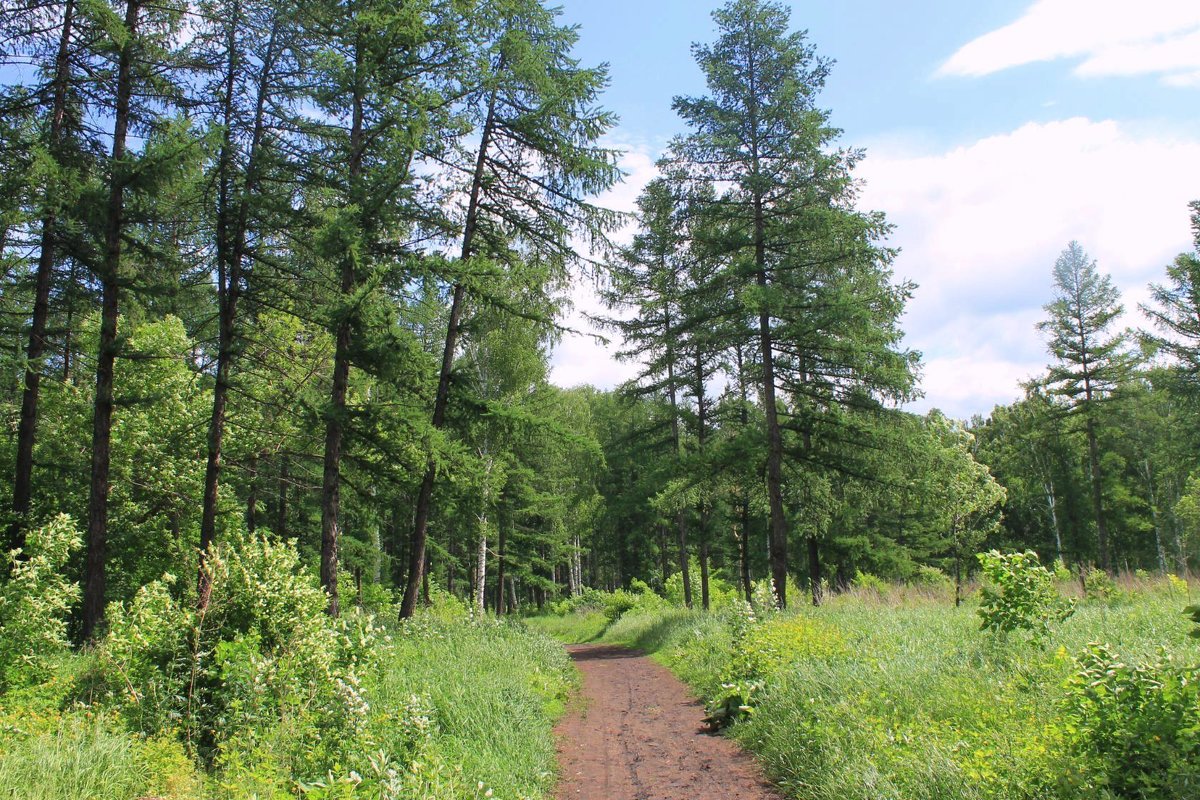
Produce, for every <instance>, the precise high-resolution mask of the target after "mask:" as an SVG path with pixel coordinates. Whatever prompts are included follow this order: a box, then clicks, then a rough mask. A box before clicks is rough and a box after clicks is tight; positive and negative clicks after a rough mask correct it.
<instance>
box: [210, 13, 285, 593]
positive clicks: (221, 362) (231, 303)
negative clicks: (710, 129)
mask: <svg viewBox="0 0 1200 800" xmlns="http://www.w3.org/2000/svg"><path fill="white" fill-rule="evenodd" d="M241 11H242V6H241V4H240V3H239V4H238V5H237V6H236V8H235V11H234V18H233V19H232V20H230V21H229V26H228V37H227V41H226V45H225V46H226V49H227V51H228V53H227V55H228V58H229V61H228V63H227V65H226V70H227V71H226V74H225V95H224V97H223V98H222V111H221V116H222V118H223V123H224V134H223V137H222V140H221V151H220V156H219V159H218V180H219V184H220V185H219V188H218V196H217V217H216V236H215V238H216V254H217V316H218V325H217V328H218V332H217V374H216V382H215V383H214V385H213V397H212V412H211V414H210V415H209V421H208V442H207V456H206V460H205V466H204V493H203V500H202V503H201V510H200V564H199V569H198V571H197V573H198V578H197V580H198V584H197V585H198V587H199V591H198V592H197V602H198V605H199V606H200V608H204V607H206V606H207V605H208V601H209V591H210V588H211V587H209V585H208V578H207V577H206V575H207V572H206V570H205V568H204V560H205V559H206V558H207V556H208V550H209V548H210V547H211V546H212V542H213V538H214V537H215V535H216V522H217V498H218V487H219V484H220V480H221V449H222V446H223V444H224V439H225V406H226V403H227V401H228V396H229V376H230V371H231V370H232V367H233V360H234V355H235V340H236V336H237V319H238V317H237V313H238V300H239V299H240V298H241V293H242V273H243V269H242V267H243V261H244V260H245V257H246V233H247V226H248V222H249V216H250V211H249V197H250V196H251V195H252V194H253V193H254V192H255V191H256V190H257V188H258V169H259V163H258V162H259V158H260V154H261V149H262V141H263V136H264V133H265V130H266V126H265V123H264V120H265V117H266V102H267V91H268V86H269V81H270V75H271V71H272V69H273V66H274V60H275V39H276V36H277V34H278V29H279V23H278V18H276V19H274V20H273V21H272V27H271V34H270V38H269V40H268V43H267V52H266V55H265V58H264V61H263V64H262V66H261V68H260V69H261V72H260V73H259V79H258V83H257V86H256V92H257V96H256V98H255V107H254V123H253V127H252V130H251V135H250V148H249V152H248V155H247V160H246V166H245V175H246V178H245V185H244V186H243V187H242V191H241V193H240V196H239V197H237V198H236V202H235V198H234V194H235V187H234V183H235V178H234V174H233V173H234V160H235V156H236V153H235V152H234V151H235V150H236V144H235V142H234V130H233V129H234V107H235V105H236V102H237V98H236V96H235V95H236V90H237V73H238V69H239V64H238V61H239V58H238V54H239V51H238V48H237V42H236V38H237V32H238V26H239V24H240V22H241V20H240V17H241ZM255 480H257V477H256V478H255ZM247 506H248V507H247V515H246V526H247V528H248V529H249V530H250V531H251V532H253V530H254V518H253V516H252V514H253V509H252V505H251V504H250V503H249V502H248V504H247Z"/></svg>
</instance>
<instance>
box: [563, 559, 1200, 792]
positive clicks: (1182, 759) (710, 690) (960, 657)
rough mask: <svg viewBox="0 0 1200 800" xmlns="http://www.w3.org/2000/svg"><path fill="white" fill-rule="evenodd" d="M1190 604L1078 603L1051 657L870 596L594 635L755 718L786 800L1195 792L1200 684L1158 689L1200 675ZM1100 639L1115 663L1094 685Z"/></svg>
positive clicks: (675, 616) (1161, 587)
mask: <svg viewBox="0 0 1200 800" xmlns="http://www.w3.org/2000/svg"><path fill="white" fill-rule="evenodd" d="M1064 588H1069V587H1064ZM1186 602H1187V597H1186V596H1180V593H1179V591H1178V585H1177V584H1174V585H1168V584H1157V583H1151V582H1146V583H1144V584H1143V585H1141V586H1138V587H1136V590H1134V591H1122V592H1119V593H1117V595H1115V596H1113V597H1110V598H1107V599H1103V600H1084V601H1083V602H1082V603H1081V605H1080V607H1079V609H1078V611H1077V612H1076V614H1075V615H1074V616H1073V617H1071V618H1070V619H1068V620H1066V621H1065V622H1063V623H1061V624H1060V625H1058V626H1056V627H1055V629H1054V631H1053V634H1052V636H1051V638H1050V640H1049V641H1048V642H1047V643H1046V644H1045V645H1043V646H1038V645H1036V644H1031V643H1029V642H1027V641H1026V640H1025V639H1024V637H1023V636H1021V635H1019V634H1013V635H1009V636H1008V637H997V636H994V635H992V634H990V633H985V632H982V631H980V629H979V618H978V616H977V615H976V614H975V609H974V608H973V607H969V606H965V607H963V608H959V609H955V608H954V607H953V606H952V605H947V604H946V603H944V602H935V601H932V600H930V599H923V598H919V597H918V598H907V599H905V600H903V601H897V600H896V598H895V597H892V596H881V595H879V594H877V593H873V592H867V593H862V594H860V595H858V596H841V597H837V598H833V599H832V600H831V601H830V602H828V603H827V604H826V605H824V606H822V607H821V608H817V609H813V608H801V609H798V610H792V611H789V612H787V613H786V614H769V615H766V616H762V617H760V618H759V619H758V620H756V621H754V622H753V623H749V624H747V622H746V619H745V616H744V615H741V614H739V613H738V612H736V611H734V610H732V609H731V610H729V611H725V612H717V613H713V614H704V613H701V612H695V611H685V610H682V609H671V610H666V611H663V610H655V611H650V612H643V613H639V612H638V611H637V610H634V611H632V612H629V613H626V614H625V615H623V616H622V617H621V618H620V619H618V620H617V621H616V622H615V623H613V624H612V625H610V626H609V627H607V629H606V630H605V632H604V634H603V636H602V639H603V640H604V641H610V642H615V643H622V644H627V645H629V646H633V647H637V648H639V649H642V650H644V651H646V652H649V653H651V654H652V655H653V656H654V657H655V658H656V659H658V660H659V661H661V662H662V663H664V664H666V665H667V666H668V667H670V668H671V669H672V670H673V671H675V672H676V674H678V675H679V676H680V677H681V678H682V679H683V680H684V681H685V682H687V683H689V684H690V685H691V686H692V687H693V688H694V689H695V690H696V691H697V693H698V694H699V695H700V696H701V697H704V698H707V699H711V700H720V699H722V698H724V699H726V700H731V701H732V702H731V703H729V707H730V708H733V709H736V708H737V706H738V705H746V706H749V707H751V708H752V712H751V713H749V714H743V715H740V718H738V720H737V721H736V723H734V724H733V725H732V726H731V729H730V731H731V734H732V735H733V736H734V737H735V738H737V739H738V740H739V741H741V742H742V743H743V744H744V745H745V746H746V747H747V748H748V749H750V750H751V751H752V752H754V753H756V754H757V756H758V757H759V758H760V760H761V761H762V763H763V764H764V765H765V767H766V768H767V770H768V772H769V773H770V774H771V776H772V777H773V778H774V779H775V780H776V781H777V783H778V784H779V786H780V787H781V788H783V790H784V791H785V792H786V793H787V794H788V795H790V796H792V797H796V798H821V799H822V800H858V799H859V798H861V799H862V800H866V799H867V798H880V797H887V798H903V799H905V800H909V799H912V800H942V799H943V798H945V799H950V798H954V799H955V800H958V799H960V798H965V799H967V800H976V799H978V800H985V799H987V800H993V799H994V800H1001V799H1003V800H1010V799H1012V798H1031V799H1032V798H1062V799H1063V800H1067V799H1068V798H1069V799H1070V800H1083V798H1105V797H1130V798H1133V797H1136V798H1157V797H1161V798H1168V797H1200V765H1198V764H1197V760H1196V756H1197V755H1200V745H1198V744H1197V738H1200V737H1197V736H1196V735H1195V730H1194V729H1191V728H1190V727H1189V726H1191V725H1192V724H1194V723H1195V722H1197V721H1200V704H1197V701H1196V693H1195V689H1194V688H1192V689H1188V686H1187V681H1188V680H1191V677H1192V676H1194V675H1196V674H1197V671H1195V670H1192V671H1188V670H1186V669H1184V671H1183V672H1179V673H1178V675H1182V677H1181V678H1178V679H1176V678H1169V679H1168V678H1164V677H1163V676H1169V675H1175V674H1176V673H1175V672H1172V671H1171V670H1174V669H1176V667H1173V666H1171V664H1172V663H1173V664H1174V665H1176V666H1178V667H1179V668H1180V669H1183V667H1186V666H1187V665H1195V664H1198V663H1200V648H1198V647H1197V643H1196V640H1194V639H1190V638H1188V636H1187V631H1188V628H1189V625H1188V622H1187V620H1186V619H1185V618H1184V617H1183V615H1182V614H1181V613H1180V610H1181V608H1182V606H1183V605H1184V604H1185V603H1186ZM558 624H560V625H561V624H562V623H558ZM1094 642H1104V643H1107V644H1108V645H1109V646H1110V648H1111V650H1112V651H1114V652H1115V653H1116V654H1118V656H1119V657H1118V658H1116V659H1110V660H1108V661H1103V663H1100V662H1097V663H1100V666H1099V667H1095V664H1093V665H1092V666H1093V667H1094V668H1093V670H1092V672H1091V673H1087V671H1086V670H1087V669H1088V664H1090V663H1092V662H1089V660H1088V659H1089V658H1090V657H1091V656H1089V653H1090V652H1091V651H1090V650H1089V643H1094ZM1167 659H1173V662H1169V661H1167ZM1155 663H1157V664H1159V666H1158V667H1154V666H1153V664H1155ZM1163 664H1166V665H1167V666H1165V667H1164V666H1162V665H1163ZM1131 665H1150V666H1147V667H1146V669H1145V670H1143V671H1142V672H1141V673H1139V672H1138V671H1137V670H1136V669H1134V668H1133V667H1132V666H1131ZM1180 665H1182V666H1180ZM1156 669H1157V670H1158V671H1154V670H1156ZM1081 675H1085V676H1086V680H1085V679H1083V678H1080V676H1081ZM1139 675H1141V676H1142V677H1139ZM1114 676H1115V677H1114ZM1143 678H1145V679H1144V680H1143ZM1172 681H1174V683H1172ZM1072 682H1074V683H1072ZM1100 684H1103V685H1100ZM1097 686H1098V687H1099V688H1096V687H1097ZM1164 686H1165V687H1166V688H1165V689H1164V688H1163V687H1164ZM1188 692H1191V694H1188ZM1122 693H1124V694H1122ZM1118 695H1121V696H1122V697H1126V698H1128V697H1130V696H1133V695H1137V699H1136V701H1129V700H1128V699H1126V700H1121V699H1117V696H1118ZM734 716H737V712H736V711H735V712H734ZM1189 730H1191V733H1189V732H1188V731H1189Z"/></svg>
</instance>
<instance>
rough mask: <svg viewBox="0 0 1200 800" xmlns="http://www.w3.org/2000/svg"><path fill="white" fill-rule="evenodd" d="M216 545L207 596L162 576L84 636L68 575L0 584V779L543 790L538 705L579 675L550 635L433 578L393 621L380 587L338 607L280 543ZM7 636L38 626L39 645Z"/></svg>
mask: <svg viewBox="0 0 1200 800" xmlns="http://www.w3.org/2000/svg"><path fill="white" fill-rule="evenodd" d="M31 540H32V543H33V546H32V548H31V549H32V550H33V552H34V553H35V554H37V553H40V552H47V553H52V554H53V557H54V558H61V557H63V556H64V555H65V554H66V553H67V552H68V551H69V550H70V549H71V548H72V547H73V546H76V545H77V540H78V537H77V535H75V534H74V532H73V531H72V530H71V529H70V526H69V524H68V523H66V522H63V521H62V520H57V521H55V522H54V523H52V524H51V525H50V526H47V527H46V528H45V529H43V530H40V531H35V532H34V533H33V534H32V535H31ZM36 548H41V549H40V550H39V549H36ZM49 560H50V559H49V557H47V559H46V561H47V564H48V563H49ZM209 563H210V568H209V574H210V577H211V579H212V587H213V593H212V600H211V601H210V604H209V606H208V607H207V609H206V610H205V611H204V612H197V611H196V607H195V595H194V593H189V592H188V591H187V589H186V588H181V587H180V582H179V581H176V580H174V579H173V578H171V576H165V577H164V579H163V580H161V581H156V582H153V583H152V584H150V585H148V586H147V587H145V588H144V589H143V590H142V591H141V592H140V593H139V595H138V597H137V599H136V600H134V601H133V602H132V603H130V604H129V605H128V606H119V605H114V606H112V607H111V608H110V609H109V615H108V617H109V620H110V627H109V632H108V634H107V635H106V637H105V638H104V639H103V640H102V641H101V642H99V643H98V645H97V646H96V647H95V648H93V649H91V650H88V651H86V652H76V651H72V650H71V649H70V647H69V646H68V644H67V642H66V639H65V638H64V636H63V635H62V627H61V624H60V623H58V622H57V619H58V615H60V614H61V612H62V609H64V608H66V607H68V605H69V603H70V601H71V600H72V599H73V597H74V595H73V592H72V587H68V586H65V585H63V586H60V585H58V584H55V583H53V582H45V581H42V582H34V581H24V582H23V583H17V582H10V583H9V584H8V585H7V586H6V587H4V588H5V591H6V593H5V594H2V595H0V642H4V643H6V644H5V645H0V796H3V797H4V798H6V799H8V800H52V799H53V800H137V799H139V798H150V797H153V798H157V799H159V800H201V799H202V798H203V800H223V799H224V798H230V799H231V800H232V799H233V798H239V799H240V798H257V800H285V798H290V799H292V800H295V798H306V800H335V799H338V800H340V799H342V798H370V799H371V800H398V799H399V798H428V799H429V800H442V799H443V798H444V799H445V800H450V798H454V799H455V800H457V798H473V797H493V796H496V797H506V798H541V797H544V796H546V794H547V793H548V791H549V789H550V788H551V787H552V784H553V776H554V758H555V754H554V740H553V735H552V731H551V725H552V722H553V719H554V718H555V717H556V716H557V715H558V714H559V713H561V710H562V708H563V704H564V702H565V699H566V697H567V695H568V693H569V691H570V689H571V687H572V685H573V682H574V681H575V679H576V678H575V672H574V670H573V669H572V667H571V665H570V662H569V660H568V659H567V657H566V654H565V653H564V652H563V649H562V647H561V646H560V645H558V644H557V643H556V642H555V641H553V640H552V639H550V638H548V637H546V636H544V635H541V634H538V633H536V632H534V631H531V630H529V629H528V628H527V627H525V626H523V625H520V624H515V623H508V622H503V621H497V620H495V619H494V618H486V617H485V618H476V617H474V616H473V615H472V614H470V613H469V611H468V609H467V607H466V606H465V605H464V604H463V603H461V602H460V601H458V600H456V599H454V598H452V597H450V596H449V595H447V594H445V593H444V592H436V591H435V602H434V605H433V607H432V608H429V609H425V610H423V611H422V612H420V613H419V614H418V616H417V617H415V618H414V619H412V620H409V621H407V622H405V623H404V624H396V623H394V622H390V620H393V619H394V618H395V608H394V607H393V606H392V604H391V603H390V598H387V597H381V598H379V602H378V607H377V608H376V609H374V611H375V612H376V613H375V614H372V613H370V612H369V611H366V610H362V609H355V608H351V609H347V610H345V611H344V613H343V616H342V618H341V619H340V620H332V619H330V618H329V617H327V616H326V615H325V613H324V606H325V598H324V594H323V593H322V592H321V590H320V588H319V586H318V585H317V582H316V579H315V576H313V575H311V574H310V573H309V572H308V571H307V570H305V569H304V568H303V567H302V566H301V565H300V563H299V560H298V558H297V556H296V553H295V550H294V548H293V546H292V545H290V544H285V543H272V542H270V541H268V540H265V539H261V538H259V539H254V538H249V537H247V538H244V539H241V540H236V539H234V540H231V543H230V546H228V547H225V548H223V549H222V550H220V551H216V552H214V553H213V555H212V558H211V559H210V562H209ZM24 565H28V566H24ZM44 566H45V565H43V564H42V562H41V561H39V560H38V559H37V558H33V559H30V560H28V561H25V562H22V566H21V567H20V569H23V570H28V571H29V572H30V574H33V573H34V572H35V571H42V570H43V567H44ZM25 585H29V586H35V587H38V589H39V591H38V593H33V592H32V591H26V592H24V593H22V592H21V591H19V589H20V588H21V587H22V586H25ZM382 620H389V622H388V623H387V624H384V623H383V622H382ZM10 635H11V636H12V637H13V638H11V639H10V638H8V637H9V636H10ZM18 641H19V642H31V641H36V642H38V643H39V646H38V648H37V650H36V651H34V652H35V654H36V656H37V657H36V659H33V658H29V657H28V653H29V652H30V651H29V650H27V649H25V648H17V647H15V646H11V645H13V643H16V642H18Z"/></svg>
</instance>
